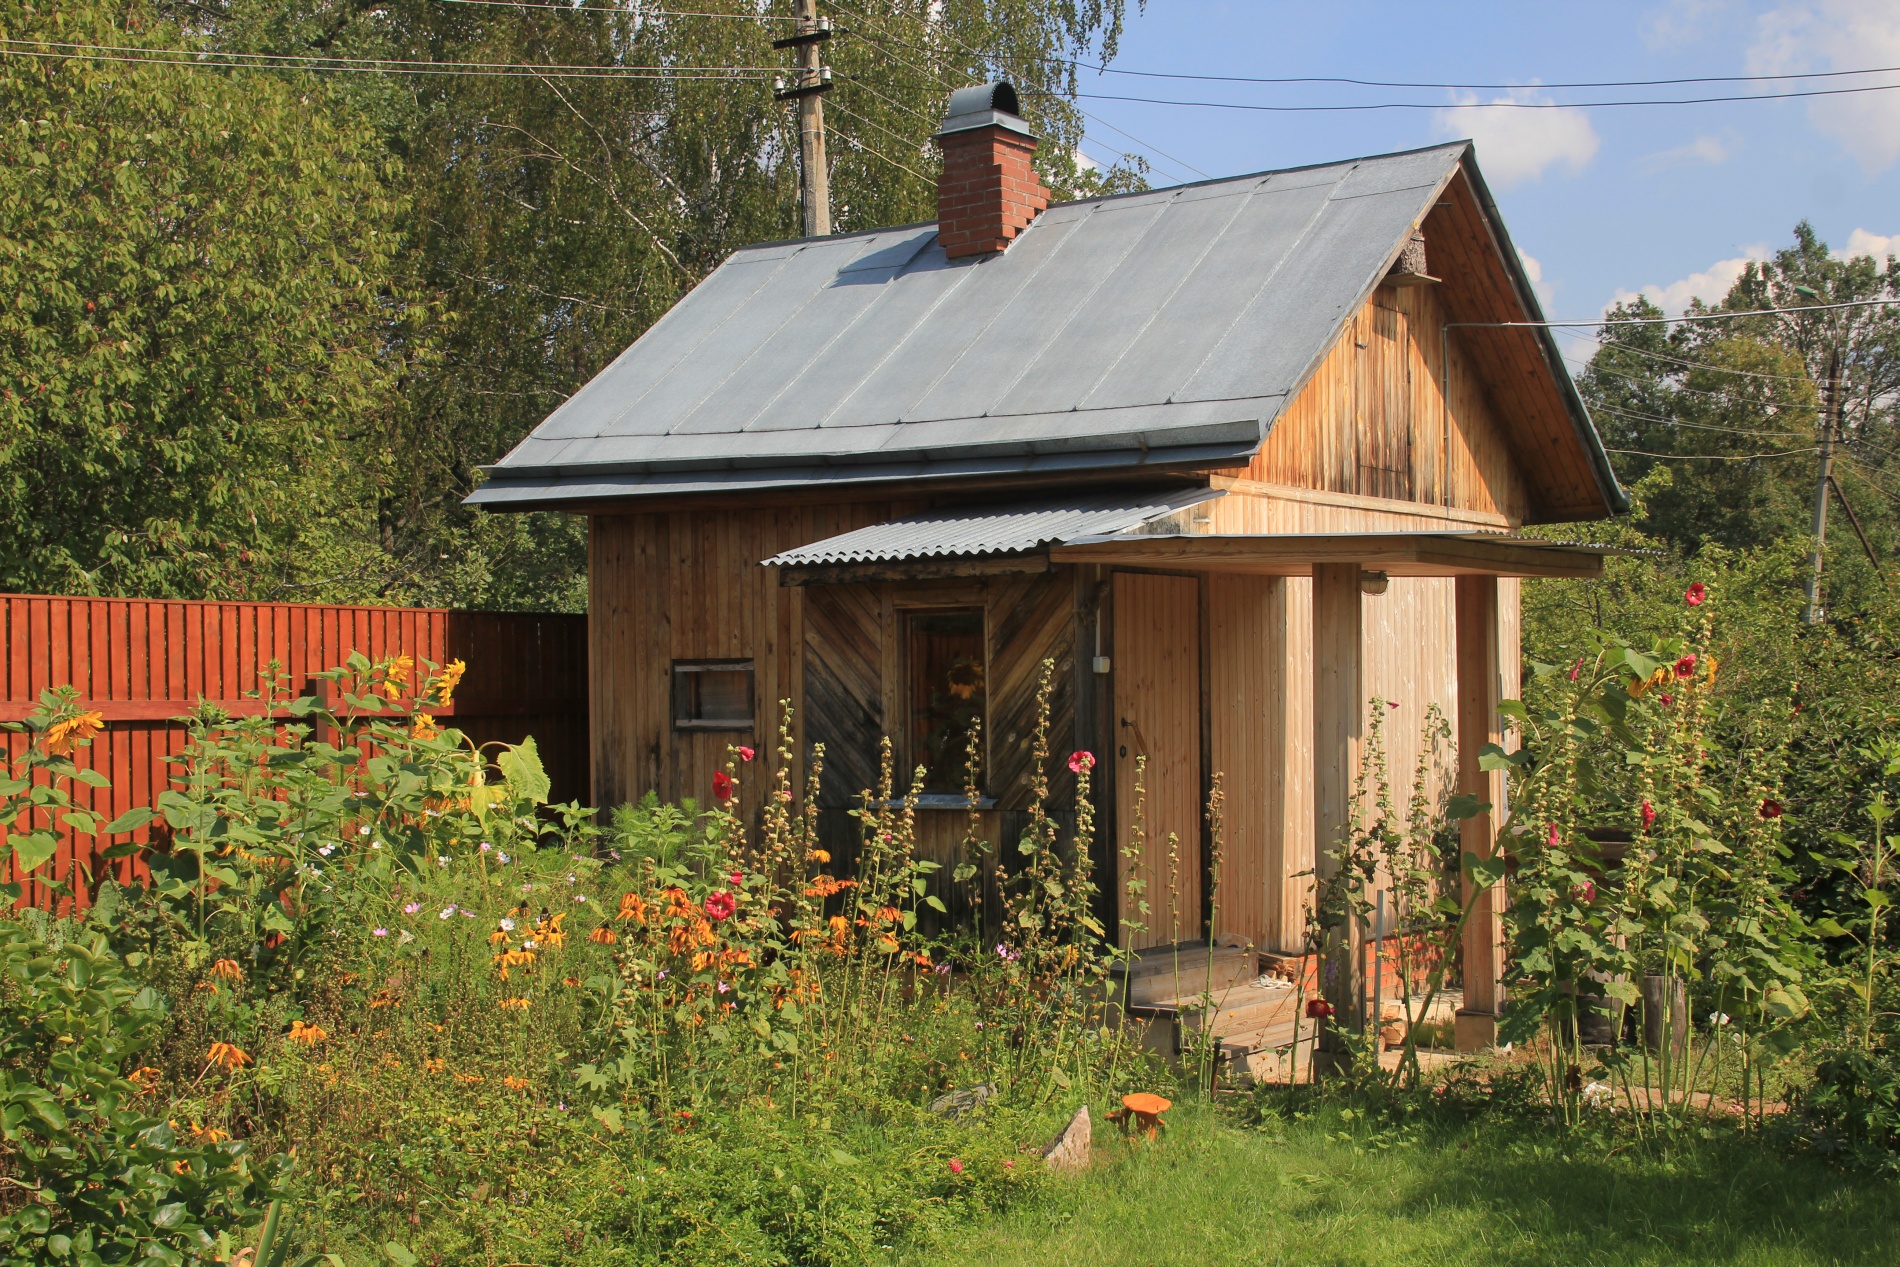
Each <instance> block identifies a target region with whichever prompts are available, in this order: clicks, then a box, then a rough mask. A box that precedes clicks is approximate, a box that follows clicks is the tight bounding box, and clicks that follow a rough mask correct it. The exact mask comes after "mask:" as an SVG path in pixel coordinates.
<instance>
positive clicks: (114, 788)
mask: <svg viewBox="0 0 1900 1267" xmlns="http://www.w3.org/2000/svg"><path fill="white" fill-rule="evenodd" d="M0 638H4V639H5V641H6V646H5V648H4V651H3V652H0V721H8V722H17V721H20V720H22V719H23V718H25V717H26V716H28V715H29V714H30V713H31V712H32V711H33V709H34V708H35V707H36V706H37V705H38V703H39V698H40V693H41V692H42V691H44V690H46V689H48V688H51V687H55V686H65V685H71V686H73V687H75V688H77V689H78V690H79V692H80V695H81V697H82V699H83V700H84V701H85V704H86V706H87V707H88V708H89V709H96V710H97V711H98V712H99V713H100V714H101V716H102V717H103V720H104V722H105V729H104V731H103V732H102V733H101V734H100V735H98V736H97V737H96V738H95V739H94V740H93V741H92V744H91V746H90V748H88V749H85V750H82V751H81V752H80V753H79V754H78V757H77V762H78V764H79V765H80V767H81V768H90V769H94V770H98V771H100V772H101V773H103V774H105V775H106V776H107V777H108V778H109V779H110V780H111V786H110V788H109V789H99V790H97V791H94V790H92V789H89V788H86V787H85V786H84V785H74V786H73V789H72V790H73V794H74V801H75V803H76V804H78V805H82V806H87V807H89V808H91V809H92V810H93V811H94V812H95V813H97V814H99V815H100V816H101V817H102V818H104V819H108V820H109V819H111V818H115V817H117V816H119V815H120V814H123V813H125V812H126V811H127V810H129V809H133V808H136V807H139V806H147V805H152V804H154V803H155V802H156V800H157V797H158V794H159V793H160V792H162V791H163V790H164V789H165V788H166V787H167V786H168V785H169V782H170V776H171V773H172V771H173V769H174V766H173V765H172V763H171V762H170V761H169V760H168V758H170V757H171V756H174V755H176V754H177V753H179V752H181V751H183V749H184V745H185V728H184V726H183V725H182V724H180V723H179V721H178V720H177V719H178V718H180V717H181V716H183V715H184V714H186V713H189V712H190V711H192V710H193V709H194V708H195V707H196V705H197V701H198V699H199V698H200V697H201V696H202V697H203V698H206V699H210V700H212V701H213V702H215V703H217V704H218V705H219V706H220V707H222V708H224V709H225V710H226V711H227V712H230V713H233V714H249V715H256V714H258V713H261V712H262V711H263V708H264V706H263V704H262V703H261V702H260V701H258V700H255V699H247V698H245V696H246V694H247V693H248V692H251V691H255V690H257V689H258V688H259V687H260V686H261V685H262V679H261V678H260V676H259V675H260V674H262V673H264V672H265V671H266V669H267V668H268V666H269V664H270V662H271V661H272V660H273V659H275V660H277V661H279V662H280V663H281V664H282V666H283V673H284V675H285V676H286V677H287V678H288V688H289V690H290V691H291V693H292V695H293V696H294V695H300V694H304V693H307V692H309V691H311V690H312V689H313V688H314V686H315V685H316V683H315V681H314V678H313V675H314V674H315V673H317V672H319V671H321V670H323V669H326V668H334V667H336V666H338V665H341V664H342V663H343V662H344V661H345V660H347V659H348V658H349V656H350V654H351V653H352V652H357V651H360V652H361V653H362V654H364V655H365V656H367V657H369V658H370V659H371V660H381V659H385V658H388V657H391V656H395V655H408V656H411V657H412V658H413V659H415V661H416V662H417V670H418V676H419V675H420V671H421V662H422V661H424V660H427V661H431V662H433V663H435V664H438V665H440V664H446V663H447V662H448V661H449V660H451V659H455V658H458V657H459V658H461V659H464V660H466V661H467V662H468V666H469V675H468V678H467V679H466V688H465V689H464V690H461V691H458V692H457V698H456V699H455V700H454V701H453V702H452V703H451V704H449V705H448V706H446V707H442V708H436V709H433V710H431V711H432V712H434V713H435V714H436V715H437V716H439V717H441V718H443V719H444V720H447V721H450V722H452V724H453V725H455V726H456V727H457V728H459V729H463V730H466V731H468V732H469V734H470V735H471V737H473V738H475V739H476V740H477V742H489V741H494V740H500V741H503V742H507V743H515V742H519V741H520V740H521V739H522V738H523V737H524V736H526V735H529V734H532V735H534V736H535V738H536V740H537V742H538V743H539V745H540V748H541V752H542V759H543V761H544V763H545V764H546V765H547V768H548V774H549V776H550V778H551V780H552V783H553V797H554V799H555V800H557V801H559V800H580V801H588V800H590V799H591V788H590V777H589V773H590V772H589V761H590V752H591V746H590V744H589V742H588V708H589V697H588V683H587V668H588V659H587V648H588V643H587V618H586V617H585V616H569V615H557V614H532V613H501V612H479V613H476V612H455V611H447V610H444V609H441V608H369V607H340V606H325V605H319V604H288V603H210V602H188V601H179V600H169V599H168V600H158V599H151V600H147V599H117V598H113V599H99V598H56V597H47V596H43V595H24V594H8V595H0ZM274 715H276V716H279V717H287V716H288V714H287V713H285V712H283V711H282V710H278V711H276V712H275V713H274ZM26 747H27V737H26V736H25V735H22V734H17V733H12V732H6V733H3V734H0V751H4V752H5V754H6V755H7V757H8V758H9V760H10V761H11V760H13V759H17V758H18V757H19V756H20V755H21V754H23V753H24V752H25V751H26ZM137 839H139V840H140V841H141V843H150V831H149V829H146V830H142V831H140V832H139V833H137ZM92 848H93V842H92V841H91V840H90V839H88V838H86V837H79V838H78V839H77V840H74V839H71V838H69V839H66V840H64V841H62V843H61V848H60V851H59V853H58V854H57V855H56V856H55V858H54V860H53V862H52V863H51V864H49V866H48V867H47V868H45V869H43V870H42V871H41V872H39V873H37V874H36V875H35V876H34V877H32V878H31V879H30V880H28V881H27V882H26V883H25V884H24V885H23V890H24V892H23V894H22V898H21V901H22V903H33V904H37V905H41V906H48V907H50V906H52V905H54V902H55V899H54V895H53V894H52V892H51V891H50V890H49V889H48V888H47V887H46V884H45V880H46V879H48V878H54V879H58V880H60V881H63V882H65V883H67V884H69V885H71V887H72V889H73V892H74V894H75V899H74V900H75V902H76V903H77V905H78V906H80V907H83V906H85V905H87V904H88V903H89V902H90V900H91V895H92V890H93V886H94V884H95V883H96V882H97V880H98V879H100V878H103V872H101V870H100V868H98V867H97V866H96V865H95V860H94V858H93V855H92V853H91V850H92ZM49 873H50V875H49ZM111 874H113V875H114V876H115V877H116V878H118V879H120V880H124V881H130V880H133V879H135V878H137V877H139V876H141V875H143V874H144V868H143V866H142V864H140V863H139V862H138V860H136V859H127V860H124V861H121V862H119V863H117V864H115V865H114V866H113V868H112V869H111ZM14 878H18V877H14V876H13V875H12V860H11V854H10V851H6V850H5V848H4V827H3V826H0V879H14ZM61 905H68V904H67V903H65V902H64V900H63V899H62V900H61Z"/></svg>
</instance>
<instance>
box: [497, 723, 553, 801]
mask: <svg viewBox="0 0 1900 1267" xmlns="http://www.w3.org/2000/svg"><path fill="white" fill-rule="evenodd" d="M495 764H496V765H498V766H500V767H501V776H502V778H504V779H506V780H507V781H508V790H509V791H510V792H512V793H514V795H515V796H517V797H519V798H520V799H522V800H526V801H532V802H533V803H534V804H536V805H546V804H547V803H548V792H549V790H550V789H551V788H552V787H553V784H552V783H550V782H549V780H548V772H547V771H546V770H545V769H543V768H542V766H541V753H540V751H539V750H538V749H537V748H536V747H535V744H534V736H533V735H529V736H528V737H527V738H526V739H523V740H522V741H521V742H520V743H518V744H516V745H515V746H514V747H512V748H507V749H504V750H503V751H502V754H501V755H500V756H499V757H497V758H496V759H495Z"/></svg>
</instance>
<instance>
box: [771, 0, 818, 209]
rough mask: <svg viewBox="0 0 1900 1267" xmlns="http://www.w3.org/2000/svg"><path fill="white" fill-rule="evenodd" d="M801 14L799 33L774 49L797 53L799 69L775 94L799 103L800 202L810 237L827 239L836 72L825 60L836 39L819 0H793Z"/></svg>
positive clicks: (778, 83) (775, 43)
mask: <svg viewBox="0 0 1900 1267" xmlns="http://www.w3.org/2000/svg"><path fill="white" fill-rule="evenodd" d="M794 4H795V5H796V6H797V9H798V15H797V19H798V26H797V29H796V31H795V32H794V33H793V34H791V35H788V36H786V37H785V38H784V39H782V40H773V41H772V47H773V48H795V49H797V50H798V69H797V71H795V72H794V76H795V77H794V78H793V80H792V82H791V83H790V84H787V83H786V82H785V81H784V80H783V79H779V80H776V81H774V83H773V92H772V95H773V96H774V97H777V98H778V99H779V100H780V101H790V100H796V101H797V102H798V160H799V180H798V192H799V201H800V202H801V203H803V204H804V211H805V236H806V237H808V238H818V237H825V236H827V235H828V234H830V232H831V169H830V168H829V166H827V164H826V162H825V98H824V94H825V93H826V92H827V91H829V90H830V88H831V67H829V66H826V65H825V64H824V62H823V58H822V57H821V56H820V50H821V48H822V46H823V45H824V42H825V41H826V40H828V39H830V38H831V19H830V18H821V17H819V16H818V0H794Z"/></svg>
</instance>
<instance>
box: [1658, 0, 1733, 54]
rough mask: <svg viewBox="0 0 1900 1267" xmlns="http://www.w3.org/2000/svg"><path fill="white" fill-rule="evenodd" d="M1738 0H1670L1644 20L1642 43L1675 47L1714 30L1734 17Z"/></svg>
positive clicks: (1662, 47)
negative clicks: (1646, 20) (1736, 0)
mask: <svg viewBox="0 0 1900 1267" xmlns="http://www.w3.org/2000/svg"><path fill="white" fill-rule="evenodd" d="M1735 8H1736V4H1735V0H1669V2H1668V3H1667V4H1665V5H1663V6H1662V8H1660V9H1658V10H1657V11H1656V12H1655V13H1654V14H1652V15H1651V16H1650V19H1649V21H1648V22H1646V23H1644V24H1643V43H1644V44H1647V45H1648V46H1649V47H1650V48H1654V49H1673V48H1676V47H1679V46H1681V45H1683V44H1693V43H1695V42H1696V41H1697V40H1700V39H1703V38H1704V37H1706V36H1708V35H1711V34H1714V33H1715V32H1716V31H1717V30H1719V29H1720V28H1721V27H1722V25H1723V24H1724V23H1727V22H1732V21H1733V14H1734V10H1735Z"/></svg>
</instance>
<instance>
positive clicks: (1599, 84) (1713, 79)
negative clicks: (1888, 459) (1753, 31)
mask: <svg viewBox="0 0 1900 1267" xmlns="http://www.w3.org/2000/svg"><path fill="white" fill-rule="evenodd" d="M490 2H494V0H490ZM1063 64H1064V65H1068V64H1070V63H1066V62H1065V63H1063ZM1073 65H1074V66H1075V67H1076V68H1077V69H1079V70H1092V71H1097V72H1099V73H1101V74H1104V75H1129V76H1134V77H1136V78H1141V79H1186V80H1195V81H1197V82H1201V83H1219V84H1279V85H1294V84H1343V85H1347V86H1350V87H1355V88H1427V89H1438V90H1442V91H1446V92H1492V91H1505V92H1508V91H1522V90H1524V89H1529V88H1544V89H1549V90H1552V91H1557V90H1565V89H1576V88H1667V87H1672V86H1674V85H1677V84H1748V83H1770V82H1784V81H1788V80H1796V79H1839V78H1843V77H1847V76H1853V75H1894V74H1900V66H1872V67H1868V68H1867V69H1866V70H1815V71H1802V72H1798V73H1794V74H1784V75H1695V76H1690V77H1686V78H1682V79H1603V80H1578V81H1573V82H1569V83H1551V84H1546V83H1515V84H1438V83H1420V82H1417V81H1414V80H1404V79H1350V78H1346V77H1343V76H1336V75H1288V76H1283V77H1278V78H1273V77H1261V76H1253V75H1189V74H1180V73H1175V72H1169V71H1159V70H1128V69H1126V68H1124V67H1120V66H1097V65H1094V64H1092V63H1089V62H1075V63H1073Z"/></svg>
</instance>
